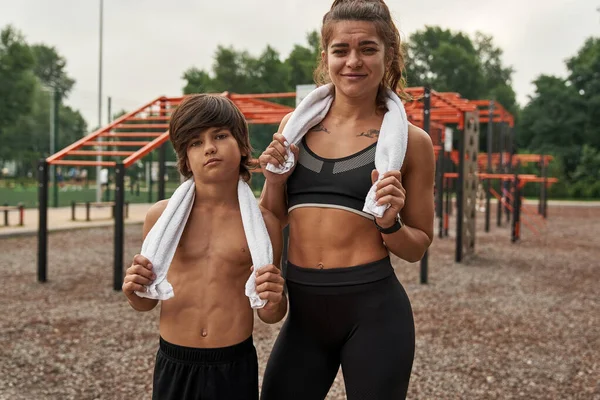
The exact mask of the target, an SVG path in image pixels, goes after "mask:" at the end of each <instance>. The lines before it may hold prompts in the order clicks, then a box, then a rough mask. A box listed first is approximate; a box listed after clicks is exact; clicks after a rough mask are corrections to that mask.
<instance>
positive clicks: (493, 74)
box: [405, 26, 517, 115]
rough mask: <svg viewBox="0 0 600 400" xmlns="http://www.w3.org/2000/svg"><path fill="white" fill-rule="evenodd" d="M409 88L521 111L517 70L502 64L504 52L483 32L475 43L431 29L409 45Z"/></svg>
mask: <svg viewBox="0 0 600 400" xmlns="http://www.w3.org/2000/svg"><path fill="white" fill-rule="evenodd" d="M405 49H406V52H407V60H406V76H407V83H408V85H409V86H424V85H426V84H429V85H431V87H432V88H433V89H434V90H436V91H438V92H457V93H460V94H461V96H462V97H464V98H466V99H471V100H478V99H494V100H497V101H499V102H500V103H501V104H502V105H503V106H504V107H506V109H507V110H508V111H509V112H511V113H513V115H514V114H515V113H516V111H517V104H516V97H515V93H514V90H513V89H512V82H511V79H512V74H513V69H512V68H510V67H505V66H504V65H503V63H502V54H503V53H502V50H501V49H500V48H498V47H496V46H495V45H494V43H493V38H492V37H491V36H488V35H485V34H483V33H481V32H478V33H476V34H475V37H474V38H473V39H471V38H470V37H469V36H468V35H467V34H465V33H463V32H453V31H451V30H448V29H443V28H441V27H432V26H428V27H426V28H425V29H423V30H420V31H417V32H415V33H414V34H412V35H411V36H410V38H409V40H408V43H406V44H405Z"/></svg>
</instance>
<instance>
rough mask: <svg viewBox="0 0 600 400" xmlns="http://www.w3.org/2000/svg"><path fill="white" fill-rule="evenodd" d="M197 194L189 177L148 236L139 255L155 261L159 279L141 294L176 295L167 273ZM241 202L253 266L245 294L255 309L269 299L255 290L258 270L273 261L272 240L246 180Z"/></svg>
mask: <svg viewBox="0 0 600 400" xmlns="http://www.w3.org/2000/svg"><path fill="white" fill-rule="evenodd" d="M195 194H196V187H195V185H194V180H193V179H188V180H187V181H185V182H183V183H182V184H181V185H180V186H179V187H178V188H177V189H176V190H175V192H174V193H173V196H171V198H170V199H169V201H168V203H167V206H166V208H165V210H164V211H163V213H162V214H161V216H160V217H159V218H158V220H157V221H156V223H155V224H154V226H153V227H152V229H150V232H148V235H146V238H145V239H144V242H143V244H142V250H141V253H140V254H141V255H142V256H144V257H146V258H147V259H148V260H150V262H151V263H152V268H153V272H154V274H155V275H156V279H155V280H154V281H153V282H152V283H151V284H150V285H148V286H147V287H146V292H136V294H137V295H138V296H140V297H144V298H149V299H158V300H167V299H170V298H171V297H173V296H174V295H175V293H174V292H173V287H172V286H171V284H170V283H169V281H167V272H168V271H169V267H170V265H171V261H172V260H173V256H174V255H175V250H177V245H178V244H179V239H180V238H181V235H182V233H183V230H184V228H185V226H186V222H187V220H188V218H189V216H190V212H191V209H192V206H193V204H194V198H195ZM238 202H239V205H240V213H241V216H242V225H243V226H244V233H245V235H246V240H247V242H248V248H249V249H250V255H251V257H252V264H253V265H254V272H253V273H251V274H250V277H249V278H248V280H247V281H246V286H245V293H246V296H248V298H249V300H250V306H251V307H252V308H262V307H264V306H265V304H267V301H266V300H263V299H261V298H260V297H259V296H258V294H257V292H256V272H257V271H258V270H260V268H262V267H264V266H265V265H267V264H272V263H273V248H272V245H271V239H270V237H269V233H268V231H267V227H266V225H265V221H264V219H263V217H262V213H261V211H260V208H259V205H258V201H257V200H256V197H254V193H253V192H252V189H251V188H250V186H249V185H248V184H247V183H246V182H245V181H244V180H243V179H240V180H239V182H238Z"/></svg>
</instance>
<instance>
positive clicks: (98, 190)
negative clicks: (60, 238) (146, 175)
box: [96, 0, 104, 202]
mask: <svg viewBox="0 0 600 400" xmlns="http://www.w3.org/2000/svg"><path fill="white" fill-rule="evenodd" d="M103 9H104V0H100V54H99V58H98V129H100V127H101V126H102V23H103V15H102V14H103ZM98 141H99V142H101V141H102V137H101V136H99V137H98ZM96 160H97V161H98V163H100V161H102V156H97V157H96ZM101 169H102V167H101V166H100V165H97V166H96V201H97V202H100V201H101V200H102V199H101V196H102V186H101V184H100V170H101Z"/></svg>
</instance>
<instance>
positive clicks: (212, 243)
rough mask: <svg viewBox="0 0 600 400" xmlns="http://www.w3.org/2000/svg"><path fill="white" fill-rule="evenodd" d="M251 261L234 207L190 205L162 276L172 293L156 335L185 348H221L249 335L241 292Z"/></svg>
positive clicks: (245, 300)
mask: <svg viewBox="0 0 600 400" xmlns="http://www.w3.org/2000/svg"><path fill="white" fill-rule="evenodd" d="M251 265H252V259H251V257H250V252H249V249H248V244H247V241H246V237H245V235H244V230H243V225H242V220H241V216H240V211H239V208H237V207H235V208H234V207H231V206H222V207H215V206H212V207H210V208H209V207H203V206H195V207H194V209H193V210H192V212H191V214H190V217H189V219H188V222H187V225H186V228H185V231H184V233H183V235H182V237H181V240H180V242H179V245H178V247H177V251H176V253H175V256H174V258H173V262H172V264H171V267H170V268H169V272H168V275H167V279H168V280H169V282H170V283H171V284H172V285H173V289H174V291H175V296H174V297H173V298H171V299H169V300H167V301H163V302H162V305H161V314H160V334H161V336H162V337H163V338H164V339H165V340H167V341H168V342H171V343H177V344H179V345H182V346H189V347H213V348H214V347H225V346H230V345H233V344H236V343H239V342H242V341H243V340H245V339H247V338H248V337H249V336H250V335H251V334H252V329H253V311H252V309H251V308H250V303H249V300H248V298H247V297H246V295H245V293H244V286H245V283H246V281H247V279H248V277H249V276H250V273H251V271H250V267H251Z"/></svg>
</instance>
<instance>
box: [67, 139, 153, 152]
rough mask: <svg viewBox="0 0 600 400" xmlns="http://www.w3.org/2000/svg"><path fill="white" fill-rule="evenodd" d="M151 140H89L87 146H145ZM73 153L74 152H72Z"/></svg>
mask: <svg viewBox="0 0 600 400" xmlns="http://www.w3.org/2000/svg"><path fill="white" fill-rule="evenodd" d="M148 143H150V142H140V141H130V142H117V141H106V142H88V143H86V144H85V145H86V146H99V147H109V146H115V147H139V146H145V145H147V144H148ZM71 154H73V153H71Z"/></svg>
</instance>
